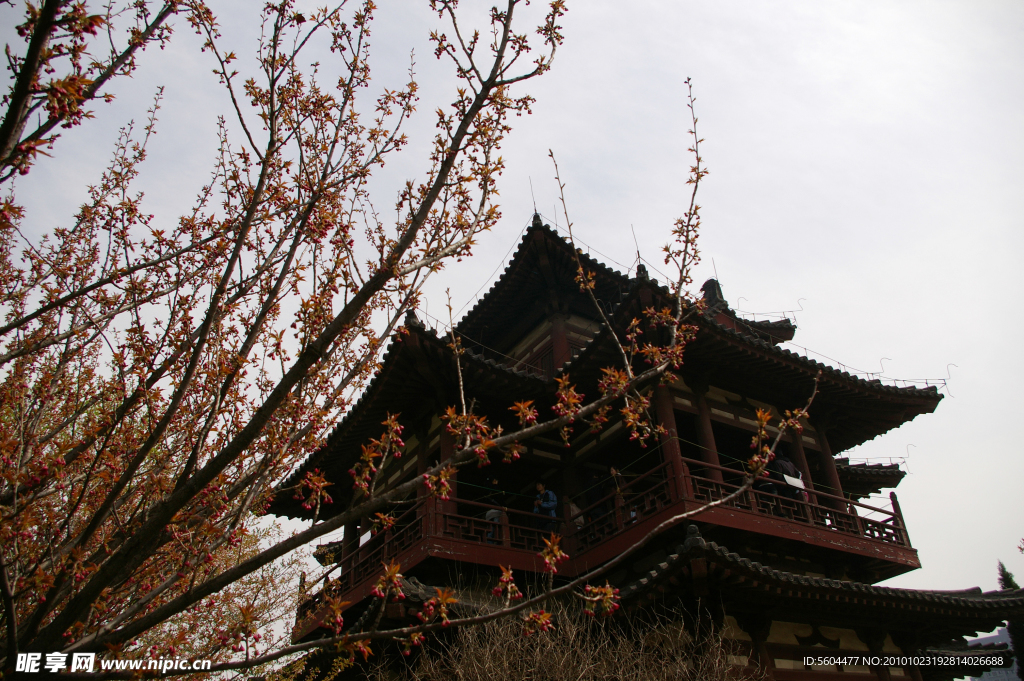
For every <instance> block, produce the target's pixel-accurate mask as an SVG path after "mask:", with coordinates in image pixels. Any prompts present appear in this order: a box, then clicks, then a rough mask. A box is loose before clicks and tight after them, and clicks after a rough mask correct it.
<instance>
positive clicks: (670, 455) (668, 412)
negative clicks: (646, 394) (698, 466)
mask: <svg viewBox="0 0 1024 681" xmlns="http://www.w3.org/2000/svg"><path fill="white" fill-rule="evenodd" d="M654 411H655V413H656V414H657V415H658V423H659V424H661V427H662V428H664V429H665V430H666V431H667V432H666V433H665V434H664V435H662V436H661V437H660V440H661V451H662V457H663V458H664V460H665V461H668V462H669V468H670V469H671V474H672V479H673V480H675V489H676V498H677V499H682V498H693V491H692V490H688V489H686V482H687V480H688V476H687V473H688V472H689V471H687V470H686V464H685V463H683V453H682V451H681V450H680V449H679V431H678V430H677V429H676V413H675V407H673V405H672V391H671V390H669V387H668V386H667V385H657V386H655V387H654Z"/></svg>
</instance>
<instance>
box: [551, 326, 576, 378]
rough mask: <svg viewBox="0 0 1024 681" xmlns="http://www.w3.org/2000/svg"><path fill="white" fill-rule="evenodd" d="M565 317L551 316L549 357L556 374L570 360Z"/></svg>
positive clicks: (570, 351) (570, 352) (570, 349)
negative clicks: (550, 356) (551, 359)
mask: <svg viewBox="0 0 1024 681" xmlns="http://www.w3.org/2000/svg"><path fill="white" fill-rule="evenodd" d="M565 321H566V315H564V314H555V315H552V316H551V355H552V358H553V362H554V363H553V365H552V366H554V370H555V371H556V372H557V371H558V370H559V369H561V368H562V365H563V364H565V363H566V362H568V361H569V360H570V359H572V348H570V347H569V332H568V331H567V330H566V328H565Z"/></svg>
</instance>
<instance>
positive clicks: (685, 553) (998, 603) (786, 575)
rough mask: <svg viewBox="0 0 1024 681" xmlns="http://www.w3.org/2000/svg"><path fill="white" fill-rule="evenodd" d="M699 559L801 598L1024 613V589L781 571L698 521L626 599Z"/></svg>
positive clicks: (1002, 615) (631, 587)
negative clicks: (886, 582)
mask: <svg viewBox="0 0 1024 681" xmlns="http://www.w3.org/2000/svg"><path fill="white" fill-rule="evenodd" d="M695 558H706V559H708V560H709V561H710V562H714V563H718V564H720V565H726V566H728V567H729V568H730V569H731V571H732V573H733V575H732V577H733V578H735V577H736V576H740V575H742V576H744V577H746V578H747V579H748V580H752V581H756V582H758V583H759V584H760V585H762V586H764V587H783V588H785V589H786V590H787V591H789V592H790V593H791V594H792V595H794V596H795V597H798V598H799V597H803V598H810V599H820V598H821V597H822V595H824V594H827V593H832V594H834V595H837V596H847V595H849V596H858V595H863V596H871V597H875V598H876V600H875V603H874V605H875V606H876V607H883V608H884V607H886V604H887V603H888V604H889V605H891V606H893V607H900V606H901V605H902V606H905V605H922V606H931V608H930V609H933V610H936V609H941V610H946V611H948V610H950V609H960V610H964V611H968V612H970V613H977V614H984V615H992V616H995V617H997V618H999V619H1005V618H1006V617H1011V616H1016V617H1020V616H1022V615H1024V589H1015V590H1004V591H988V592H982V590H981V589H979V588H977V587H974V588H971V589H963V590H958V591H931V590H919V589H899V588H895V587H889V586H873V585H871V584H863V583H861V582H853V581H848V580H839V579H828V578H825V577H810V576H807V575H801V574H796V573H792V572H786V571H785V570H777V569H775V568H773V567H770V566H768V565H763V564H761V563H758V562H756V561H752V560H750V559H749V558H744V557H743V556H740V555H739V554H737V553H733V552H731V551H729V549H727V548H726V547H724V546H720V545H718V544H716V543H715V542H705V541H704V538H703V537H701V536H700V533H699V531H698V530H697V526H696V525H690V526H689V528H687V538H686V541H685V542H684V543H683V544H682V545H680V546H678V547H676V549H675V552H674V553H673V554H671V555H669V556H668V557H667V558H665V560H664V561H662V562H661V563H660V564H659V565H657V566H656V567H655V568H654V569H653V570H651V571H650V572H648V574H647V575H645V576H644V577H642V578H640V579H638V580H636V581H634V582H632V583H630V584H629V585H627V586H626V587H625V588H623V589H622V590H621V592H620V594H621V597H622V600H623V601H629V600H631V599H633V598H636V597H638V596H640V595H641V594H644V593H645V592H647V591H648V590H649V589H651V588H652V587H653V586H654V585H655V584H657V583H659V582H661V581H663V580H667V579H668V578H670V577H671V576H672V575H673V574H674V573H676V572H678V571H679V570H680V569H681V568H683V567H685V566H688V565H689V563H690V561H691V560H693V559H695Z"/></svg>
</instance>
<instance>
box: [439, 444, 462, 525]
mask: <svg viewBox="0 0 1024 681" xmlns="http://www.w3.org/2000/svg"><path fill="white" fill-rule="evenodd" d="M440 447H441V462H442V463H444V462H446V461H449V460H450V459H451V458H452V457H453V456H455V447H456V442H455V436H454V435H452V434H451V433H449V432H448V429H447V428H446V427H444V426H441V442H440ZM448 484H449V485H450V486H451V488H452V491H451V493H450V495H449V496H451V497H452V498H453V499H454V498H455V497H457V496H459V481H458V479H457V474H456V473H453V474H452V477H450V478H448ZM441 509H442V510H443V512H445V513H454V512H455V502H454V501H444V502H441Z"/></svg>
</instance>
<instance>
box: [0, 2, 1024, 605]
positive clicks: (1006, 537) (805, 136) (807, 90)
mask: <svg viewBox="0 0 1024 681" xmlns="http://www.w3.org/2000/svg"><path fill="white" fill-rule="evenodd" d="M212 4H213V5H214V6H215V7H220V8H221V19H222V22H223V23H224V24H225V28H226V30H225V38H226V40H228V41H229V42H230V47H231V48H232V49H234V50H235V51H236V52H238V53H239V54H240V55H241V56H242V57H243V58H245V57H247V56H248V55H251V53H252V46H253V36H254V35H255V34H254V30H255V29H254V26H253V25H252V23H251V19H252V18H251V14H252V8H253V6H254V4H253V3H251V2H242V1H241V0H239V1H238V2H234V3H218V2H213V3H212ZM380 4H381V5H382V7H381V9H380V10H379V12H378V21H379V25H378V26H377V28H376V30H375V34H374V50H375V53H374V54H375V56H374V65H375V67H376V69H377V70H376V74H377V78H378V80H377V81H376V85H377V86H378V87H379V86H384V85H386V86H391V87H394V86H397V85H400V84H401V83H403V82H404V80H403V78H404V73H403V72H404V70H405V68H407V66H408V61H409V51H410V49H415V50H416V54H417V72H418V74H419V79H420V82H421V86H422V87H423V88H424V89H423V100H422V102H421V107H420V108H421V111H422V112H423V113H422V114H421V116H420V117H419V119H418V120H417V121H416V122H415V124H414V126H413V127H412V128H411V130H412V132H413V139H412V144H411V145H410V148H409V150H408V151H407V152H405V153H403V156H402V159H401V160H400V161H399V162H397V163H395V164H394V165H392V166H390V167H389V169H388V170H387V172H385V173H383V174H382V175H381V176H380V178H379V181H378V182H376V184H375V190H377V191H379V192H380V193H378V194H377V201H378V205H379V207H381V208H383V209H385V210H388V209H390V207H391V206H392V205H393V201H394V196H395V192H396V191H397V189H398V188H399V187H400V184H401V182H402V181H404V180H405V179H406V178H416V177H422V176H423V172H424V170H425V163H424V161H423V153H422V151H423V150H424V149H425V148H426V146H425V145H426V144H428V143H429V140H430V135H431V129H430V125H431V123H432V120H431V118H432V117H431V115H430V113H429V112H430V111H431V110H432V108H433V107H436V106H437V105H440V104H443V103H445V102H448V101H450V100H451V98H452V87H453V81H452V80H451V78H450V70H449V69H448V68H447V66H446V65H440V64H438V63H437V62H436V61H435V60H434V59H433V56H432V52H431V50H430V46H429V44H428V43H427V41H426V36H427V34H428V32H429V30H430V29H431V27H433V26H434V25H435V22H434V20H433V19H432V16H431V15H430V13H429V12H427V11H426V10H425V9H424V8H423V7H422V5H425V4H426V3H416V2H412V0H403V1H401V2H381V3H380ZM464 6H465V8H467V9H470V8H473V7H475V6H477V4H476V3H471V2H465V3H464ZM481 6H482V5H481ZM627 8H628V9H627ZM11 16H12V15H11V14H10V10H9V9H8V8H4V9H3V10H2V12H0V18H3V19H4V20H3V21H2V22H0V25H6V26H10V25H11V24H12V23H13V21H10V20H8V18H9V17H11ZM562 23H563V26H564V28H565V36H566V40H565V44H564V45H563V46H562V48H561V49H560V50H559V53H558V56H557V58H556V61H555V67H554V69H553V70H552V72H550V73H549V74H547V75H546V76H544V77H543V79H541V80H540V81H536V82H533V83H531V84H530V85H529V92H531V93H532V94H533V95H534V96H535V97H536V98H537V104H536V106H535V107H534V113H533V115H532V116H530V117H528V118H524V119H519V120H516V121H514V123H515V126H516V128H515V131H514V132H513V133H512V136H511V137H510V139H509V140H508V141H507V143H506V144H505V145H504V148H503V153H504V157H505V159H506V161H507V164H508V168H507V171H506V173H505V174H504V176H503V179H502V180H503V181H502V184H501V201H500V203H501V206H502V210H503V213H504V217H503V219H502V221H501V222H500V224H499V226H498V228H497V229H496V230H495V231H493V232H492V233H490V234H487V235H485V236H484V237H483V238H482V239H481V241H480V245H479V247H478V249H477V257H475V258H473V259H472V260H470V261H467V262H464V263H462V264H459V265H457V266H453V267H450V268H449V269H448V270H446V271H445V272H444V273H443V274H442V275H441V276H439V277H438V278H437V280H436V281H435V282H434V286H433V288H432V289H431V293H430V296H429V300H430V313H431V314H432V315H437V316H440V314H439V313H440V312H441V310H442V309H443V294H442V293H441V292H443V290H444V288H445V287H448V286H450V287H452V289H453V291H454V295H455V304H456V307H462V306H463V305H464V304H467V305H471V303H472V302H473V301H474V300H475V297H474V292H476V291H477V290H478V289H480V290H481V291H486V289H487V287H488V286H489V285H490V283H491V282H492V281H493V278H494V277H495V276H496V275H497V273H498V272H499V271H500V268H501V267H502V266H503V265H504V261H505V259H506V255H507V254H508V252H509V250H510V249H511V248H512V247H513V246H514V245H515V244H516V242H517V240H518V238H519V235H520V233H521V231H522V229H523V228H524V227H525V226H526V225H527V224H528V222H529V219H530V216H531V213H532V199H531V193H530V180H531V179H532V183H533V190H534V195H535V196H536V202H537V206H538V209H539V210H540V212H541V213H542V214H543V215H544V216H545V217H546V218H547V220H548V221H549V222H553V221H554V219H555V215H556V211H555V208H554V204H555V201H556V195H557V187H556V185H555V183H554V180H553V177H552V176H553V172H552V167H551V164H550V161H549V160H548V158H547V151H548V149H549V148H550V149H553V150H554V152H555V154H556V155H557V157H558V160H559V164H560V166H561V170H562V177H563V180H564V181H565V182H566V183H567V185H568V187H567V197H568V201H569V210H570V217H571V218H572V220H573V221H574V223H575V226H576V227H575V229H576V230H577V234H578V236H579V238H580V239H581V240H582V241H583V242H585V243H586V244H587V245H588V246H589V248H590V249H592V250H591V253H592V254H593V255H594V256H595V257H598V258H599V259H602V260H604V261H605V262H608V264H610V265H612V266H616V267H618V268H619V269H620V270H623V271H625V270H626V269H627V268H631V267H632V266H633V265H634V263H635V255H634V252H635V250H636V248H635V246H634V242H633V235H632V234H631V231H630V227H631V226H632V227H633V229H635V232H636V236H637V240H638V242H639V247H640V254H641V256H642V257H643V258H644V259H646V260H648V261H650V262H652V263H655V264H656V265H657V264H658V263H659V259H658V252H659V248H660V246H661V245H662V244H663V243H664V242H665V241H666V238H667V235H668V230H669V229H670V227H671V225H672V222H673V220H674V219H675V218H676V217H678V216H679V215H681V214H682V213H683V211H684V210H685V205H686V200H687V198H688V194H687V191H686V187H685V185H684V181H685V179H686V171H687V168H688V166H689V165H690V158H689V157H688V155H687V153H686V147H687V146H688V139H687V137H686V130H687V128H688V127H689V126H688V117H687V112H686V110H685V108H684V103H685V102H684V86H683V81H684V80H685V78H686V77H687V76H690V77H692V78H693V80H694V87H695V91H696V94H697V97H698V102H697V107H698V115H699V116H700V124H699V125H700V133H701V136H702V137H704V138H706V142H705V145H704V148H703V156H704V159H705V162H706V164H707V166H708V167H709V168H710V171H711V174H710V175H709V176H708V178H707V180H706V185H703V186H702V188H701V197H700V198H701V200H700V203H701V205H702V206H703V207H704V210H703V218H704V231H703V234H702V242H701V248H702V250H703V254H704V261H703V263H702V264H701V266H700V269H699V271H698V273H697V277H696V280H697V283H698V285H699V284H700V282H702V281H703V280H704V279H705V278H707V277H709V276H713V274H714V272H715V271H717V274H718V277H719V279H720V280H721V283H722V286H723V289H724V293H725V296H726V298H727V299H728V301H729V302H730V304H731V305H732V306H733V307H734V308H738V309H740V310H744V311H748V312H751V313H753V312H757V313H761V314H764V313H774V312H780V311H793V310H796V312H795V313H794V312H789V313H788V314H789V316H790V317H791V318H795V320H796V322H797V324H798V327H799V328H798V331H797V335H796V339H795V343H796V344H798V345H799V346H801V347H803V348H807V349H808V350H809V351H812V352H813V353H818V354H817V355H812V356H815V357H816V358H818V359H821V355H824V356H827V357H829V358H835V359H836V360H838V361H841V362H842V363H843V364H845V365H846V366H848V367H853V368H856V369H860V370H863V371H873V372H874V371H879V370H880V369H882V368H884V372H885V375H886V376H889V377H894V378H907V379H938V378H945V377H946V376H947V371H948V372H949V375H950V376H951V379H950V381H949V383H948V390H947V398H946V399H944V400H943V401H942V403H941V405H940V406H939V408H938V409H937V411H936V413H934V414H932V415H927V416H922V417H919V418H918V419H916V420H915V421H914V422H912V423H910V424H907V425H905V426H903V427H901V428H900V429H898V430H895V431H893V432H890V433H889V434H887V435H885V436H883V437H881V438H879V439H877V440H876V441H873V442H870V443H867V444H865V445H863V446H861V447H858V448H857V449H855V450H851V451H850V452H848V454H849V455H850V456H851V457H853V458H871V459H873V460H876V461H888V460H889V459H890V458H891V459H893V460H897V459H904V458H905V459H906V464H905V465H906V468H907V470H908V471H909V473H910V475H909V476H907V478H905V479H904V481H903V482H902V483H901V485H900V486H899V489H898V494H899V497H900V502H901V504H902V507H903V512H904V516H905V518H906V521H907V524H908V527H909V531H910V537H911V540H912V542H913V543H914V546H915V547H916V548H917V549H918V550H919V552H920V557H921V561H922V563H923V565H924V567H923V569H921V570H919V571H917V572H914V573H911V574H908V575H904V576H902V577H900V578H897V579H894V580H891V581H890V582H889V583H890V584H893V585H896V586H907V587H917V588H931V589H957V588H966V587H971V586H975V585H977V586H981V587H983V588H984V589H986V590H987V589H992V588H996V579H995V574H996V561H997V560H999V559H1002V560H1003V561H1004V562H1006V563H1007V565H1008V566H1009V567H1010V569H1011V571H1014V572H1016V573H1017V576H1018V578H1019V579H1018V581H1019V580H1020V578H1024V556H1021V554H1020V553H1019V552H1018V551H1017V549H1016V546H1017V544H1018V542H1019V541H1020V539H1021V537H1024V517H1022V510H1024V492H1022V488H1024V452H1022V446H1021V438H1020V434H1019V433H1017V428H1018V427H1020V424H1022V423H1024V399H1022V397H1021V388H1020V383H1021V379H1022V378H1024V360H1022V353H1021V351H1020V345H1021V342H1022V341H1021V338H1022V332H1024V324H1022V314H1021V305H1022V302H1024V301H1022V298H1021V294H1022V293H1024V290H1022V288H1024V286H1022V284H1024V274H1022V271H1021V267H1020V264H1019V260H1020V258H1021V256H1022V255H1024V248H1022V247H1024V236H1022V229H1021V227H1022V226H1024V225H1022V223H1024V3H1022V2H1020V0H1013V1H1005V2H937V1H935V0H929V1H928V2H890V3H882V2H870V3H869V2H860V3H854V2H848V3H822V2H813V1H812V2H779V3H762V2H681V1H673V2H667V1H666V2H641V1H636V2H631V3H628V4H627V3H622V2H612V1H610V0H586V1H585V2H584V1H582V0H576V1H575V2H573V1H572V0H570V3H569V13H568V15H567V16H566V17H565V19H564V21H563V22H562ZM231 41H233V42H231ZM196 48H197V44H196V39H195V37H194V36H192V35H190V34H189V32H188V30H187V29H186V28H184V27H181V30H180V31H179V32H178V34H177V35H176V37H175V42H174V43H173V44H172V45H171V46H170V47H169V48H168V49H167V50H165V51H163V52H161V51H158V50H151V51H149V52H147V53H146V54H145V55H144V56H143V57H142V59H141V62H140V64H141V68H140V71H139V72H138V74H137V75H136V77H135V78H134V79H133V81H132V82H130V83H125V84H121V85H120V86H118V88H116V89H115V92H116V93H117V95H118V100H117V101H116V102H115V103H114V104H112V105H109V106H106V107H101V109H100V110H99V111H98V114H99V116H98V119H97V120H96V121H93V122H89V123H87V124H86V125H84V126H82V127H81V128H78V129H76V130H75V131H73V132H72V133H71V134H69V135H67V136H66V138H65V139H64V140H63V141H62V142H61V143H60V145H59V146H58V148H57V151H56V153H55V159H54V160H53V161H47V162H44V163H42V164H41V165H40V166H39V167H38V168H37V169H35V170H33V172H32V173H31V175H29V176H28V177H27V178H24V179H23V180H21V181H20V182H19V184H18V193H19V196H20V198H21V199H22V200H23V201H24V202H25V203H26V205H27V206H28V208H29V211H30V212H29V217H30V222H31V223H32V229H33V230H34V231H36V232H37V233H38V232H42V231H45V230H48V229H52V227H53V226H55V225H58V224H65V225H66V224H68V223H69V221H70V216H71V215H72V213H73V212H74V210H75V208H76V207H77V206H78V205H79V204H80V203H81V202H82V201H83V200H84V199H85V196H86V195H85V185H86V183H88V182H91V181H95V179H96V178H97V177H98V173H99V171H100V169H101V165H102V163H103V161H104V160H105V159H106V158H107V157H108V156H109V151H110V149H111V146H112V143H113V140H114V137H115V134H116V130H117V127H118V126H120V125H123V124H124V123H126V122H127V121H128V120H130V119H132V118H133V117H134V118H137V119H141V118H142V116H143V115H144V112H145V109H146V107H147V106H148V105H149V102H150V100H151V98H152V94H153V91H154V90H155V88H156V86H158V85H163V86H165V87H166V90H165V100H164V108H163V112H162V115H161V123H160V127H159V135H158V137H157V139H156V140H155V142H154V145H153V147H152V154H151V158H150V161H148V162H147V168H146V171H145V172H146V176H145V187H146V191H147V205H148V206H149V208H150V212H154V213H156V214H157V215H158V216H159V218H158V219H160V220H164V221H165V222H166V224H167V225H168V226H173V224H174V222H175V218H176V216H177V215H178V214H180V213H181V212H182V211H183V210H185V208H186V206H188V205H189V203H190V200H191V199H192V197H193V196H194V194H195V191H196V190H197V189H198V187H199V185H200V184H201V183H202V182H203V181H204V180H205V178H206V177H207V173H208V171H209V168H210V165H211V161H212V159H213V157H214V153H215V151H216V139H215V134H214V133H215V124H216V117H217V115H218V113H221V112H224V113H226V112H227V107H226V100H225V97H224V95H223V93H222V92H221V91H220V90H219V89H218V87H217V85H216V82H215V79H214V77H213V76H212V75H211V73H210V68H211V66H212V65H211V63H210V62H209V60H208V55H202V54H199V52H198V50H197V49H196ZM317 58H319V59H323V60H324V61H325V63H326V62H327V61H328V60H329V58H330V57H329V55H327V54H323V55H318V56H317ZM326 68H329V64H328V65H327V67H326ZM558 222H559V224H564V219H563V218H562V217H561V216H559V217H558ZM466 309H468V307H467V308H466ZM793 349H799V348H795V347H794V348H793ZM801 351H803V350H801ZM883 358H885V359H884V360H883ZM828 363H830V364H833V365H834V364H835V362H832V361H829V362H828Z"/></svg>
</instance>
